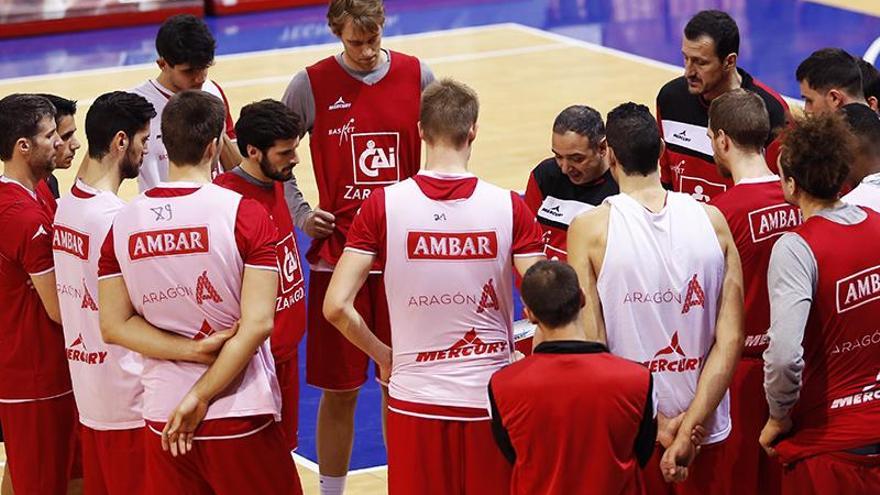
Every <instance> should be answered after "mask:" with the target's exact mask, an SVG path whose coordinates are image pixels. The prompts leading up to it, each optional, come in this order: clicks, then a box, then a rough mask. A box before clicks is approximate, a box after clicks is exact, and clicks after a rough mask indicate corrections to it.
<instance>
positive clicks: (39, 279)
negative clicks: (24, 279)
mask: <svg viewBox="0 0 880 495" xmlns="http://www.w3.org/2000/svg"><path fill="white" fill-rule="evenodd" d="M30 277H31V283H32V284H34V289H36V290H37V295H39V296H40V301H41V302H42V303H43V307H44V308H46V313H48V314H49V318H51V319H52V321H54V322H55V323H58V324H59V325H60V324H61V306H60V305H59V304H58V289H57V288H56V287H55V270H50V271H48V272H45V273H42V274H40V275H30Z"/></svg>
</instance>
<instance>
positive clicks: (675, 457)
mask: <svg viewBox="0 0 880 495" xmlns="http://www.w3.org/2000/svg"><path fill="white" fill-rule="evenodd" d="M696 456H697V446H696V445H694V443H693V442H692V441H691V436H690V435H684V434H682V435H677V436H676V437H675V440H674V441H673V442H672V445H670V446H669V448H668V449H666V452H664V453H663V457H662V458H661V459H660V471H662V472H663V479H665V480H666V482H667V483H672V482H681V481H684V480H686V479H687V476H688V466H690V465H691V463H692V462H694V458H695V457H696Z"/></svg>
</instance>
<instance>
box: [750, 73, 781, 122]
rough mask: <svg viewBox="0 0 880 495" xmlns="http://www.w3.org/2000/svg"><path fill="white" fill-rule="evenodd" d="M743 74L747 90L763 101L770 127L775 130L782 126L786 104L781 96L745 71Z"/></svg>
mask: <svg viewBox="0 0 880 495" xmlns="http://www.w3.org/2000/svg"><path fill="white" fill-rule="evenodd" d="M743 74H745V75H746V76H747V78H748V81H749V84H748V86H747V89H749V90H750V91H753V92H755V93H756V94H757V95H758V96H760V97H761V99H763V100H764V104H765V105H767V113H768V114H769V115H770V125H771V127H774V128H775V127H780V126H782V125H784V124H785V116H786V114H787V113H788V103H786V102H785V100H784V99H783V98H782V96H781V95H780V94H779V93H778V92H777V91H776V90H774V89H773V88H771V87H770V86H767V85H766V84H764V83H763V82H761V81H760V80H758V79H756V78H754V77H752V76H751V75H749V74H748V73H747V72H745V71H743Z"/></svg>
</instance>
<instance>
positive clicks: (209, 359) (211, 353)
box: [193, 322, 239, 365]
mask: <svg viewBox="0 0 880 495" xmlns="http://www.w3.org/2000/svg"><path fill="white" fill-rule="evenodd" d="M238 325H239V322H235V324H234V325H232V328H229V329H228V330H221V331H219V332H214V333H213V334H211V335H210V336H208V337H205V338H204V339H202V340H197V341H194V344H195V350H196V353H195V356H193V362H194V363H199V364H207V365H211V364H213V363H214V361H215V360H216V359H217V355H218V354H220V351H221V350H222V349H223V345H224V344H226V341H227V340H229V339H231V338H232V337H233V336H234V335H235V333H236V332H238Z"/></svg>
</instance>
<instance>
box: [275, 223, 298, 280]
mask: <svg viewBox="0 0 880 495" xmlns="http://www.w3.org/2000/svg"><path fill="white" fill-rule="evenodd" d="M277 257H278V273H279V274H280V275H281V277H280V278H281V293H282V294H287V293H288V292H290V291H292V290H294V289H295V288H296V287H297V286H298V285H300V284H302V283H303V273H302V267H301V266H300V263H299V251H298V250H297V249H296V241H295V240H294V238H293V234H292V233H291V234H288V235H287V237H285V238H284V240H282V241H281V242H279V243H278V245H277Z"/></svg>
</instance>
